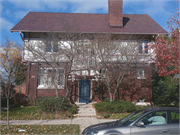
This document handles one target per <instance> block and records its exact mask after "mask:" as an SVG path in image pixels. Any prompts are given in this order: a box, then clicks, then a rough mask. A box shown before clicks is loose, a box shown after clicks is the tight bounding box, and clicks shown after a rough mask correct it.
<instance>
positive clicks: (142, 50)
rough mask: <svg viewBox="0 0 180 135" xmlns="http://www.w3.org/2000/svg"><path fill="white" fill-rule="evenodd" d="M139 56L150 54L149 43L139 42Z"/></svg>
mask: <svg viewBox="0 0 180 135" xmlns="http://www.w3.org/2000/svg"><path fill="white" fill-rule="evenodd" d="M139 54H148V41H140V42H139Z"/></svg>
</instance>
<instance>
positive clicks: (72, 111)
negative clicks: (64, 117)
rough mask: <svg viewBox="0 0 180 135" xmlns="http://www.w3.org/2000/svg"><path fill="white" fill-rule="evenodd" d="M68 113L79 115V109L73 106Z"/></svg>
mask: <svg viewBox="0 0 180 135" xmlns="http://www.w3.org/2000/svg"><path fill="white" fill-rule="evenodd" d="M68 112H69V113H71V114H76V113H77V107H76V106H75V105H73V106H71V107H70V108H69V109H68Z"/></svg>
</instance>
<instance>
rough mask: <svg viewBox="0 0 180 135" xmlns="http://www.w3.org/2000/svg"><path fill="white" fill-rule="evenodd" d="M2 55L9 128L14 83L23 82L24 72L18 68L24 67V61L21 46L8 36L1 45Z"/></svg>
mask: <svg viewBox="0 0 180 135" xmlns="http://www.w3.org/2000/svg"><path fill="white" fill-rule="evenodd" d="M0 57H1V61H0V65H1V76H2V79H3V81H4V82H5V83H4V84H5V85H4V88H3V89H2V91H3V94H4V95H5V97H6V98H7V128H8V129H9V99H10V98H12V97H13V84H14V83H16V82H19V84H20V83H21V82H23V79H22V78H21V76H22V75H23V74H24V73H20V71H19V69H18V68H17V67H21V66H22V67H23V65H22V63H20V61H19V59H21V47H20V46H19V45H18V44H17V43H15V42H12V41H10V40H9V39H8V38H6V43H4V44H3V45H2V46H1V52H0ZM20 74H21V75H20ZM20 80H21V81H20Z"/></svg>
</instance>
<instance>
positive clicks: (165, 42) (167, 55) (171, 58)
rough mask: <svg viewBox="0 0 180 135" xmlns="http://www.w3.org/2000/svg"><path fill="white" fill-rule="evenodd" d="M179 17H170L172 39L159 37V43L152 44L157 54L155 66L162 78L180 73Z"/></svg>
mask: <svg viewBox="0 0 180 135" xmlns="http://www.w3.org/2000/svg"><path fill="white" fill-rule="evenodd" d="M179 15H180V12H179V11H178V12H177V13H176V14H174V15H173V16H171V17H170V19H169V21H168V27H169V28H170V34H169V35H170V37H166V36H164V37H162V36H159V37H158V38H157V41H156V42H155V43H154V44H152V49H153V50H154V53H155V55H156V56H155V59H154V60H155V64H156V68H157V69H158V74H159V75H160V76H168V75H175V74H178V73H179V50H180V48H179V30H180V29H179V26H180V22H179Z"/></svg>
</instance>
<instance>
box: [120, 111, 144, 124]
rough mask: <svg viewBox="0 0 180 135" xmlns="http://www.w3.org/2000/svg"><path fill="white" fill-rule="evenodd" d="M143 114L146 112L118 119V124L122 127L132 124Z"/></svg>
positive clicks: (137, 112)
mask: <svg viewBox="0 0 180 135" xmlns="http://www.w3.org/2000/svg"><path fill="white" fill-rule="evenodd" d="M144 113H146V111H136V112H133V113H131V114H130V115H128V116H126V117H124V118H122V119H120V120H119V123H120V124H122V125H129V124H131V123H132V122H134V121H135V120H136V119H137V118H139V116H141V115H142V114H144Z"/></svg>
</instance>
